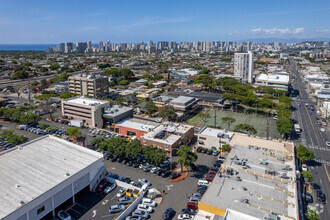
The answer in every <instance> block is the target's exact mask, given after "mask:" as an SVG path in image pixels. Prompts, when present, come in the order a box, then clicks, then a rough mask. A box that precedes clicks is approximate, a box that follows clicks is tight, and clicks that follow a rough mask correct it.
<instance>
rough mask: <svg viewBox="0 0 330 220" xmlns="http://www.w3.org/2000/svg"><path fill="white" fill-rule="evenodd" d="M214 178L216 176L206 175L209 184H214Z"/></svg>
mask: <svg viewBox="0 0 330 220" xmlns="http://www.w3.org/2000/svg"><path fill="white" fill-rule="evenodd" d="M214 177H215V175H214V174H208V175H206V178H205V179H206V180H207V181H209V182H212V181H213V179H214Z"/></svg>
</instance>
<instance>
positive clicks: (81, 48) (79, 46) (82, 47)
mask: <svg viewBox="0 0 330 220" xmlns="http://www.w3.org/2000/svg"><path fill="white" fill-rule="evenodd" d="M86 48H87V43H86V42H77V43H76V53H84V52H85V51H86Z"/></svg>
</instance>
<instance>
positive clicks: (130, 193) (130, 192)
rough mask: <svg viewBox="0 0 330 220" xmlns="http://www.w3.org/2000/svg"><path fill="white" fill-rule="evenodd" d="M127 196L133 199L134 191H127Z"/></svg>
mask: <svg viewBox="0 0 330 220" xmlns="http://www.w3.org/2000/svg"><path fill="white" fill-rule="evenodd" d="M126 196H129V197H132V196H133V189H127V190H126Z"/></svg>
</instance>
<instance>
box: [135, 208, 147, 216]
mask: <svg viewBox="0 0 330 220" xmlns="http://www.w3.org/2000/svg"><path fill="white" fill-rule="evenodd" d="M132 215H133V216H134V215H135V216H141V217H142V218H149V214H148V212H146V211H143V210H140V209H136V210H135V211H134V212H133V213H132Z"/></svg>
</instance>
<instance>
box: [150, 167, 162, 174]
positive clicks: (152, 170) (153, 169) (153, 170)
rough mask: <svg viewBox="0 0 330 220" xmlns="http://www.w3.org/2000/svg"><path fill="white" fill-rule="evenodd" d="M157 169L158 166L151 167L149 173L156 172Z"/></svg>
mask: <svg viewBox="0 0 330 220" xmlns="http://www.w3.org/2000/svg"><path fill="white" fill-rule="evenodd" d="M158 170H160V168H159V167H153V168H152V169H151V170H150V173H157V171H158Z"/></svg>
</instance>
